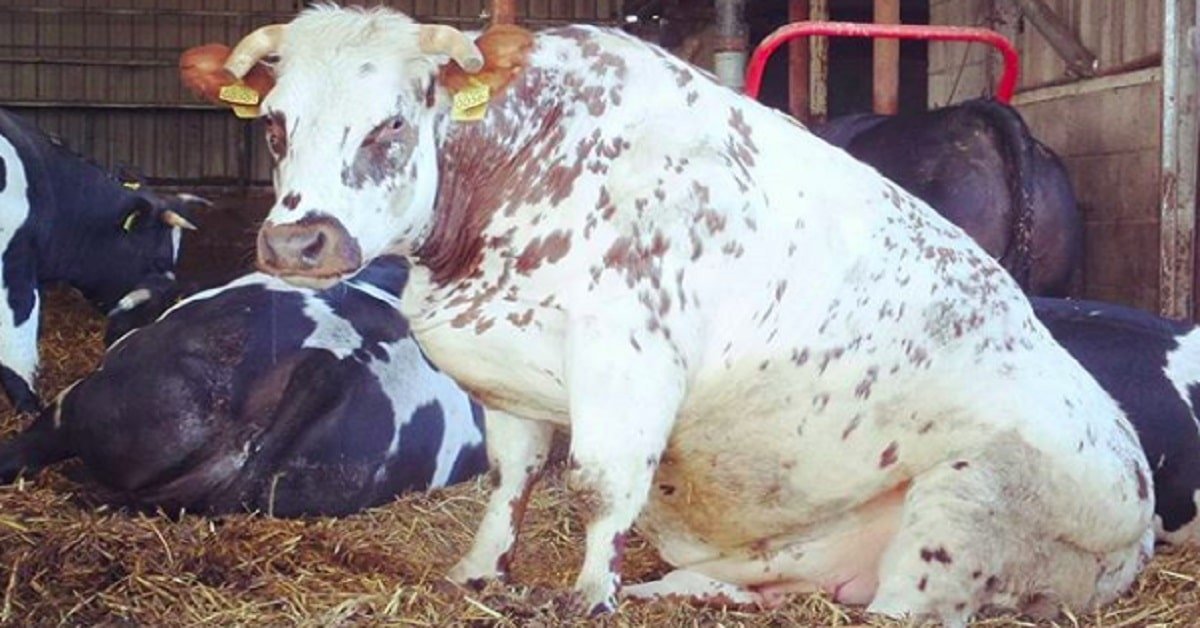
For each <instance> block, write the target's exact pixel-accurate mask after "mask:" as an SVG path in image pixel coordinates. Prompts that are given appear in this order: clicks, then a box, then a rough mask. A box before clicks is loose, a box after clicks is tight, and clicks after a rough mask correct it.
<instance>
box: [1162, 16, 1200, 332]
mask: <svg viewBox="0 0 1200 628" xmlns="http://www.w3.org/2000/svg"><path fill="white" fill-rule="evenodd" d="M1196 11H1197V6H1196V2H1195V0H1166V3H1165V5H1164V7H1163V80H1162V90H1163V93H1162V154H1161V156H1162V174H1161V175H1160V176H1161V178H1160V180H1159V185H1160V190H1161V193H1162V197H1161V198H1162V204H1161V219H1160V222H1159V228H1160V240H1159V252H1160V262H1159V269H1160V270H1159V310H1160V311H1161V312H1162V314H1163V315H1164V316H1171V317H1177V318H1192V317H1193V315H1194V313H1195V310H1194V307H1195V306H1194V303H1195V295H1194V293H1193V288H1194V287H1195V270H1196V269H1195V232H1196V161H1197V156H1198V155H1197V153H1198V151H1200V124H1198V123H1197V113H1198V108H1197V104H1198V103H1197V96H1198V91H1200V90H1198V87H1197V83H1198V81H1197V69H1196V58H1195V57H1194V56H1193V55H1191V54H1188V45H1187V42H1188V40H1190V39H1191V38H1192V36H1193V33H1194V29H1195V28H1196V17H1197V16H1196Z"/></svg>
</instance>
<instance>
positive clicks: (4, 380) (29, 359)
mask: <svg viewBox="0 0 1200 628" xmlns="http://www.w3.org/2000/svg"><path fill="white" fill-rule="evenodd" d="M14 289H16V290H22V291H24V290H28V291H29V292H28V294H25V295H24V297H23V298H18V299H12V298H9V299H8V303H9V304H10V307H5V308H3V312H2V313H0V385H3V386H4V393H5V394H6V395H8V400H9V402H11V403H12V405H13V407H15V408H16V409H17V410H18V411H20V412H38V411H39V410H41V406H42V404H41V400H39V399H38V396H37V393H36V392H34V387H33V384H34V376H35V374H36V373H37V364H38V345H37V340H38V317H39V315H40V309H41V308H40V303H39V298H38V293H37V288H36V287H34V286H32V285H31V286H29V287H27V288H14ZM14 301H16V302H20V303H23V304H25V306H26V307H28V310H27V311H21V312H17V311H14V310H13V308H12V307H11V303H13V302H14ZM30 304H32V305H30Z"/></svg>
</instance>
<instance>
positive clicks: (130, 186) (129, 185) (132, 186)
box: [121, 181, 142, 190]
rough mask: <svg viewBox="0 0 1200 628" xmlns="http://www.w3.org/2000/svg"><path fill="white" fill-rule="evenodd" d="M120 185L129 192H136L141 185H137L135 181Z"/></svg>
mask: <svg viewBox="0 0 1200 628" xmlns="http://www.w3.org/2000/svg"><path fill="white" fill-rule="evenodd" d="M121 185H122V186H124V187H126V188H128V189H130V190H137V189H139V188H141V187H142V184H141V183H138V182H137V181H126V182H125V183H122V184H121Z"/></svg>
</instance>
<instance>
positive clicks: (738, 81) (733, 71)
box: [713, 0, 748, 92]
mask: <svg viewBox="0 0 1200 628" xmlns="http://www.w3.org/2000/svg"><path fill="white" fill-rule="evenodd" d="M716 9H717V42H716V44H717V45H716V52H715V53H714V54H713V65H715V66H716V68H715V69H716V75H717V79H718V80H719V81H721V84H722V85H724V86H726V87H729V88H731V89H735V90H737V91H739V92H740V91H742V88H743V87H745V85H746V48H747V41H746V40H747V38H748V32H747V31H748V29H747V28H746V0H716Z"/></svg>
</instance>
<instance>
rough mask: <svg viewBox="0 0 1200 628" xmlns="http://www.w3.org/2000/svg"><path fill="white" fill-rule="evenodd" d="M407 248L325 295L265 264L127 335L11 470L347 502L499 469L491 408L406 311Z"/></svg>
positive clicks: (266, 507) (4, 455) (238, 503)
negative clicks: (433, 354)
mask: <svg viewBox="0 0 1200 628" xmlns="http://www.w3.org/2000/svg"><path fill="white" fill-rule="evenodd" d="M406 280H407V267H406V266H405V265H404V263H403V262H402V261H401V260H399V258H394V257H386V258H380V259H379V260H378V261H377V262H376V263H374V264H372V265H371V266H369V267H367V268H366V269H365V270H363V271H362V272H361V273H360V274H359V275H357V276H356V277H355V278H354V279H352V280H350V281H348V282H346V283H344V284H341V285H339V286H335V287H333V288H330V289H327V290H324V291H319V292H314V291H310V290H306V289H301V288H296V287H293V286H291V285H290V284H286V283H284V282H283V281H282V280H279V279H276V278H272V277H269V276H266V275H261V274H251V275H247V276H245V277H243V278H241V279H238V280H235V281H233V282H231V283H229V284H227V285H225V286H223V287H220V288H215V289H213V290H209V291H206V292H201V293H198V294H196V295H193V296H191V297H189V298H187V299H185V300H184V301H182V302H180V303H179V304H178V305H176V306H175V307H173V308H172V309H170V310H169V311H168V312H167V313H166V314H164V315H163V317H162V318H160V319H159V320H158V321H157V322H155V323H153V324H151V325H149V326H147V327H144V328H142V329H138V330H136V331H133V332H131V333H130V334H128V335H127V336H125V337H122V338H120V339H119V340H117V342H116V343H115V344H114V345H113V346H112V347H111V348H110V349H109V351H108V353H107V355H105V357H104V361H103V363H102V364H101V366H100V368H99V370H97V371H96V372H95V373H93V374H92V375H90V376H88V377H86V378H84V379H82V380H80V381H79V382H76V383H75V384H74V385H72V386H71V387H70V388H68V389H67V390H66V391H65V392H64V393H63V394H62V395H60V396H59V398H58V400H57V401H56V403H55V404H54V405H52V406H50V407H48V408H47V409H46V410H45V411H44V412H43V413H42V414H41V415H40V416H39V418H38V419H37V420H36V421H35V422H34V423H33V424H32V425H31V426H30V427H29V428H28V429H26V430H25V431H24V432H23V433H21V434H20V435H19V436H17V437H16V438H14V439H12V440H10V441H9V442H7V443H5V444H4V445H3V446H0V480H3V481H5V482H10V481H12V480H13V479H14V478H15V477H16V476H17V474H18V473H20V472H21V471H22V469H24V470H25V472H31V471H34V470H37V469H40V468H42V467H44V466H46V465H48V464H51V463H54V462H56V461H59V460H63V459H66V458H70V457H79V458H81V459H82V460H83V462H84V464H85V466H86V467H87V469H88V471H89V472H90V474H91V475H92V476H93V477H94V478H95V479H96V480H97V481H98V482H99V483H100V484H101V485H103V486H104V487H105V488H106V489H109V490H112V491H113V492H114V493H115V495H114V496H113V500H114V501H116V502H118V503H121V504H126V505H130V506H134V507H145V508H154V507H161V508H163V509H164V510H166V511H168V512H174V511H177V510H178V509H180V508H185V509H187V510H188V511H189V512H203V513H208V514H217V513H227V512H236V511H243V510H251V511H253V510H257V511H260V512H264V513H270V514H273V515H275V516H300V515H308V514H321V515H342V514H347V513H350V512H355V511H358V510H361V509H363V508H367V507H370V506H375V505H378V504H381V503H384V502H387V501H389V500H391V499H392V498H393V497H395V496H396V495H397V494H398V493H401V492H404V491H409V490H423V489H426V488H433V487H439V486H444V485H447V484H452V483H456V482H460V481H463V480H466V479H468V478H471V477H473V476H475V475H477V474H479V473H481V472H483V471H486V470H487V466H488V463H487V453H486V451H485V447H484V443H483V431H482V430H483V426H482V421H483V413H482V410H481V408H480V407H479V406H478V405H476V404H475V403H473V402H472V401H471V400H470V399H469V397H468V396H467V395H466V393H464V392H463V391H462V390H461V389H459V388H458V386H457V385H455V384H454V382H453V381H452V380H451V379H450V378H448V377H446V376H445V375H443V374H441V373H440V372H438V371H437V370H436V369H435V368H433V367H432V365H430V364H429V363H428V362H427V361H426V359H425V357H424V355H423V354H422V353H421V350H420V349H419V348H418V347H417V344H416V342H415V341H414V340H413V339H412V337H411V336H410V335H409V330H408V324H407V321H406V320H405V319H404V318H403V317H402V316H401V315H400V314H399V313H398V311H397V309H396V307H395V303H396V299H397V295H398V294H399V293H400V291H401V290H402V288H403V286H404V284H405V282H406Z"/></svg>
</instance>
